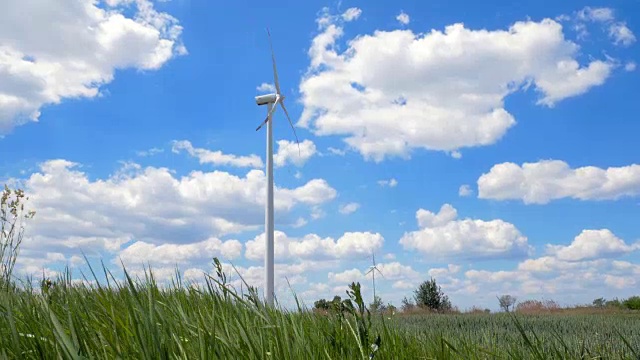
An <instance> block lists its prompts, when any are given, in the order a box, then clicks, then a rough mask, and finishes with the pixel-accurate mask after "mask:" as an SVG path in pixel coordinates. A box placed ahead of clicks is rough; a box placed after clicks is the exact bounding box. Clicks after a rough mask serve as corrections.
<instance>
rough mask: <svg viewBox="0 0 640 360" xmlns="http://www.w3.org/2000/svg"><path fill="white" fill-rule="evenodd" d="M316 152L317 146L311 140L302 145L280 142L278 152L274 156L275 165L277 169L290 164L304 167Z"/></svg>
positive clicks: (286, 141) (303, 142) (293, 142)
mask: <svg viewBox="0 0 640 360" xmlns="http://www.w3.org/2000/svg"><path fill="white" fill-rule="evenodd" d="M298 145H299V147H298ZM316 152H317V150H316V145H315V144H314V143H313V141H311V140H304V141H302V142H301V143H300V144H298V143H297V142H295V141H288V140H278V151H277V152H276V153H275V154H273V164H274V165H275V166H276V167H282V166H285V165H287V164H288V163H290V164H293V165H295V166H302V165H304V164H305V163H306V162H307V161H308V160H309V159H310V158H311V157H312V156H313V155H315V154H316Z"/></svg>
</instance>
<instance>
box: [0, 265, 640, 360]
mask: <svg viewBox="0 0 640 360" xmlns="http://www.w3.org/2000/svg"><path fill="white" fill-rule="evenodd" d="M105 274H106V275H107V276H108V277H107V279H109V277H110V278H111V279H110V280H109V281H107V282H106V283H104V284H97V285H88V284H86V283H84V284H83V283H80V284H78V283H75V284H74V283H72V282H71V279H70V277H69V276H68V275H67V277H60V278H59V279H57V281H56V282H54V283H51V284H46V283H45V284H44V286H43V287H42V289H40V288H39V286H38V288H36V287H35V286H31V285H27V287H26V289H21V290H18V289H16V288H14V289H6V288H5V289H3V290H2V291H1V292H0V358H3V359H34V358H40V359H59V358H70V359H84V358H92V359H93V358H98V359H169V358H171V359H174V358H182V359H369V358H370V357H371V356H372V355H373V356H374V358H375V359H447V358H456V359H494V358H500V359H548V358H555V359H598V358H602V359H609V358H611V359H638V358H639V355H640V352H639V350H640V346H639V344H640V315H638V314H637V313H636V314H634V313H624V314H623V313H620V314H607V315H555V314H554V315H515V316H513V315H511V314H459V315H446V314H441V315H425V314H417V315H400V314H396V315H388V314H387V315H384V316H382V315H375V314H367V310H366V308H365V305H364V301H363V299H362V298H361V296H360V291H359V285H358V284H352V287H351V290H350V294H348V295H349V297H350V300H349V301H346V302H345V304H346V305H345V307H344V309H343V310H344V311H343V312H332V313H328V314H319V313H315V312H313V311H307V310H304V309H297V310H295V311H287V310H283V309H269V308H265V307H264V306H263V304H262V302H261V301H260V299H258V298H257V296H256V294H255V292H252V291H251V290H250V291H249V292H248V293H246V294H238V293H236V292H235V291H233V290H230V289H229V288H228V286H227V285H226V275H225V274H223V273H222V270H221V267H220V268H218V272H217V273H216V274H215V275H214V276H208V275H207V276H206V278H205V279H206V281H205V285H203V286H201V287H199V288H196V287H193V286H189V285H187V284H183V283H182V281H181V279H180V277H179V276H176V277H175V280H174V281H173V282H172V284H171V285H170V286H168V287H167V286H165V287H159V286H158V284H156V282H155V281H154V279H153V277H152V276H147V277H146V278H144V279H132V278H130V277H129V276H127V277H126V281H115V279H114V278H113V277H112V276H109V274H108V272H107V273H105ZM94 279H97V278H94ZM378 337H379V345H380V346H379V347H378V349H377V351H373V349H375V346H372V344H374V343H376V340H377V339H378Z"/></svg>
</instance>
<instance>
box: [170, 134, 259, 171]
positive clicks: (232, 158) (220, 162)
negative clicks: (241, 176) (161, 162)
mask: <svg viewBox="0 0 640 360" xmlns="http://www.w3.org/2000/svg"><path fill="white" fill-rule="evenodd" d="M171 151H173V152H174V153H176V154H178V153H180V152H181V151H186V152H187V153H188V154H189V155H191V156H193V157H195V158H197V159H198V161H200V164H212V165H216V166H234V167H250V168H260V167H263V166H264V164H263V163H262V159H261V158H260V156H258V155H254V154H252V155H249V156H237V155H233V154H223V153H222V151H211V150H207V149H202V148H194V147H193V145H192V144H191V142H190V141H188V140H180V141H174V142H173V146H172V148H171Z"/></svg>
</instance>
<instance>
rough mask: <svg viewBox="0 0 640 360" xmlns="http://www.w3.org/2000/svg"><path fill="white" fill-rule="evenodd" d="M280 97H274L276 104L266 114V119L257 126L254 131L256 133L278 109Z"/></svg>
mask: <svg viewBox="0 0 640 360" xmlns="http://www.w3.org/2000/svg"><path fill="white" fill-rule="evenodd" d="M280 101H281V100H280V96H276V102H275V103H274V104H273V107H272V108H271V111H269V112H268V113H267V117H266V119H264V121H263V122H262V124H260V126H258V128H257V129H256V131H258V130H260V128H261V127H263V126H264V124H266V123H267V122H268V121H269V117H270V116H272V115H273V113H274V112H275V111H276V108H277V107H278V102H280Z"/></svg>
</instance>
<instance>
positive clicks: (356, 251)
mask: <svg viewBox="0 0 640 360" xmlns="http://www.w3.org/2000/svg"><path fill="white" fill-rule="evenodd" d="M383 242H384V238H383V237H382V235H380V234H379V233H371V232H346V233H344V234H343V235H342V236H341V237H340V238H339V239H338V240H335V239H333V238H331V237H326V238H321V237H320V236H318V235H316V234H308V235H305V236H304V237H302V238H292V237H289V236H287V234H285V233H284V232H282V231H275V233H274V253H275V257H276V258H278V259H295V258H297V259H315V260H319V259H324V260H326V259H349V258H353V257H354V256H363V255H369V254H371V252H372V251H376V250H378V249H380V248H381V247H382V244H383ZM245 247H246V251H245V257H246V258H247V259H250V260H261V259H263V258H264V251H265V250H264V249H265V236H264V233H262V234H260V235H258V236H256V237H255V238H254V239H253V240H249V241H247V242H246V244H245Z"/></svg>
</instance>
